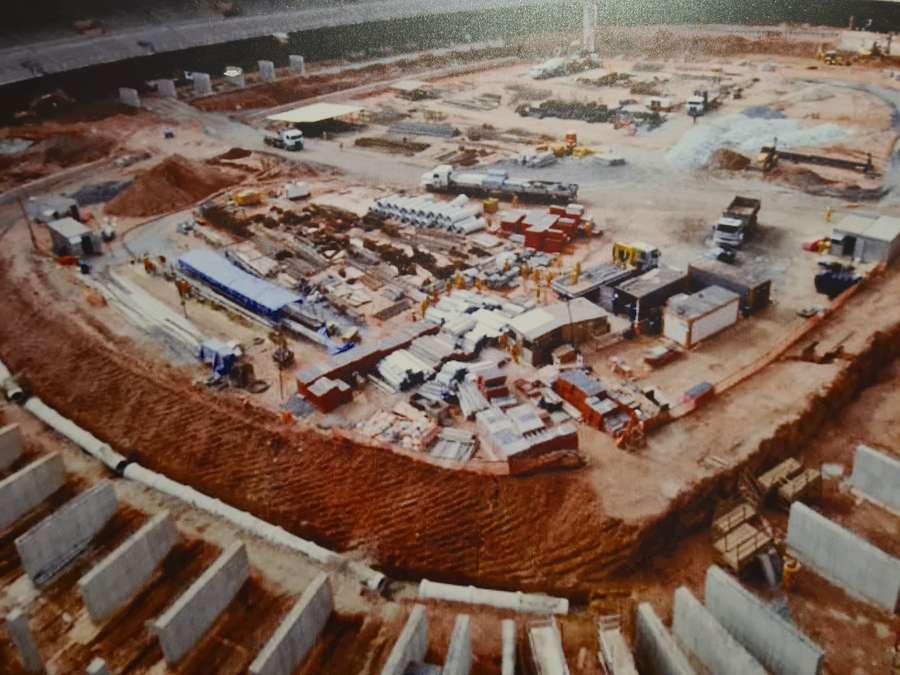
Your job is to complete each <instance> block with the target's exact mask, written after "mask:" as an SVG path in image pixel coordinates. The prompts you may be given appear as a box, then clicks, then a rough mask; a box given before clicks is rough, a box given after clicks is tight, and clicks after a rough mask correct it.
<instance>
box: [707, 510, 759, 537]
mask: <svg viewBox="0 0 900 675" xmlns="http://www.w3.org/2000/svg"><path fill="white" fill-rule="evenodd" d="M754 516H756V509H755V508H753V506H751V505H750V504H748V503H747V502H742V503H741V504H739V505H738V506H736V507H734V508H733V509H731V510H730V511H729V512H728V513H726V514H725V515H723V516H719V517H718V518H716V519H715V520H714V521H713V533H714V534H715V536H716V537H724V536H725V535H726V534H728V533H729V532H731V531H732V530H734V529H736V528H737V527H739V526H740V525H743V524H744V523H746V522H747V521H748V520H750V519H751V518H753V517H754Z"/></svg>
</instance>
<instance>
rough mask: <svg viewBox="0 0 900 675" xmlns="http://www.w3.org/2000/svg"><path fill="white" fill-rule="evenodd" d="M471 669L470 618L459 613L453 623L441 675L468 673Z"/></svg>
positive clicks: (462, 674)
mask: <svg viewBox="0 0 900 675" xmlns="http://www.w3.org/2000/svg"><path fill="white" fill-rule="evenodd" d="M471 670H472V620H471V618H470V617H469V616H468V615H467V614H460V615H459V616H457V617H456V622H455V623H454V624H453V633H451V634H450V646H449V647H447V659H446V660H445V661H444V669H443V670H442V671H441V675H469V672H470V671H471Z"/></svg>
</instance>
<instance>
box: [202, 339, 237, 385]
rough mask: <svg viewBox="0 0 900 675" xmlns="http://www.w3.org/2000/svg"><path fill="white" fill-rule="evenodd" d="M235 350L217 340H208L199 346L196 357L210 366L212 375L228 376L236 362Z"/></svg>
mask: <svg viewBox="0 0 900 675" xmlns="http://www.w3.org/2000/svg"><path fill="white" fill-rule="evenodd" d="M237 356H238V355H237V350H236V349H233V348H232V347H229V346H228V345H226V344H225V343H224V342H220V341H219V340H214V339H209V340H206V341H204V342H203V344H201V345H200V353H199V354H198V355H197V357H198V358H199V359H200V360H201V361H203V363H208V364H209V365H210V366H212V371H213V374H215V375H218V376H220V377H222V376H224V375H228V373H230V372H231V369H232V368H233V367H234V364H235V362H236V361H237Z"/></svg>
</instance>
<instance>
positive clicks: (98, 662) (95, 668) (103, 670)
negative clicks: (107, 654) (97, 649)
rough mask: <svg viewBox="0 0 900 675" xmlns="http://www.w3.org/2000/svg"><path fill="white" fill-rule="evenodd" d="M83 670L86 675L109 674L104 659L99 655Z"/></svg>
mask: <svg viewBox="0 0 900 675" xmlns="http://www.w3.org/2000/svg"><path fill="white" fill-rule="evenodd" d="M84 672H85V673H86V674H87V675H110V672H109V668H107V667H106V661H104V660H103V659H101V658H99V657H98V658H96V659H94V660H93V661H91V663H90V665H89V666H88V667H87V670H86V671H84Z"/></svg>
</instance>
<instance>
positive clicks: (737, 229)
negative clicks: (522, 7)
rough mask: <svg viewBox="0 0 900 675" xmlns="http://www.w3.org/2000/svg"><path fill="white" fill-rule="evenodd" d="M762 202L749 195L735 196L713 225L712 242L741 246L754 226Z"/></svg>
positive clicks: (730, 246)
mask: <svg viewBox="0 0 900 675" xmlns="http://www.w3.org/2000/svg"><path fill="white" fill-rule="evenodd" d="M761 206H762V202H761V201H760V200H758V199H753V198H751V197H740V196H738V197H735V198H734V199H732V200H731V204H729V205H728V208H727V209H725V211H724V212H723V213H722V216H721V217H720V218H719V221H718V222H717V223H716V224H715V225H713V232H712V234H713V243H714V244H716V246H722V247H727V248H730V249H737V248H740V247H741V246H743V244H744V241H745V239H746V238H747V235H748V234H749V233H750V232H752V231H753V229H754V228H755V227H756V220H757V215H758V214H759V210H760V208H761Z"/></svg>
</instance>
